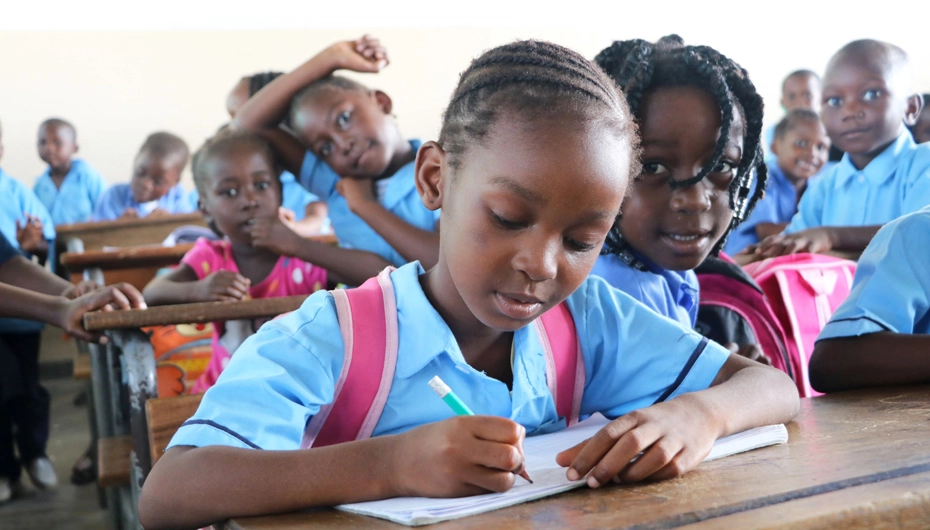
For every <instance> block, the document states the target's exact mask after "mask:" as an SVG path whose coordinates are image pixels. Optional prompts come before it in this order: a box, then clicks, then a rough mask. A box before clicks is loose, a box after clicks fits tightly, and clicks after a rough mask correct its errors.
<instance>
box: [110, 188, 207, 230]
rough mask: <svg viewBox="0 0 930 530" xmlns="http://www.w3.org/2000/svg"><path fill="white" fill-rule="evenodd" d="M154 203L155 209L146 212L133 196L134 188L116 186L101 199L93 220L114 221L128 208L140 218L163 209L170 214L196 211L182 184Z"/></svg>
mask: <svg viewBox="0 0 930 530" xmlns="http://www.w3.org/2000/svg"><path fill="white" fill-rule="evenodd" d="M154 202H155V207H154V208H151V207H150V208H151V209H148V210H146V208H143V207H142V205H141V204H140V203H138V202H136V199H135V198H134V197H133V196H132V188H131V187H130V186H129V184H116V185H114V186H112V187H111V188H110V189H108V190H107V191H106V193H104V194H103V196H102V197H100V202H99V203H98V204H97V208H96V209H95V210H94V216H93V220H94V221H112V220H114V219H118V218H119V216H121V215H123V212H125V211H126V209H127V208H134V209H135V210H136V212H138V213H139V217H146V216H147V215H148V214H150V213H152V211H154V210H155V209H161V210H164V211H166V212H168V213H191V212H193V211H195V209H192V208H191V205H190V199H189V198H188V196H187V192H186V191H184V188H182V187H181V184H180V183H178V184H175V185H174V186H172V187H171V189H169V190H168V193H166V194H164V195H162V196H161V197H159V198H158V199H157V200H156V201H154Z"/></svg>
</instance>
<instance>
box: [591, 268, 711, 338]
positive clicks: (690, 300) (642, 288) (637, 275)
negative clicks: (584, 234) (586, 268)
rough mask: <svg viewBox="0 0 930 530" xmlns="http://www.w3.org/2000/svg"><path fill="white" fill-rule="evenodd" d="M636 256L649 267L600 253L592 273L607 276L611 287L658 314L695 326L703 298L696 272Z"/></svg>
mask: <svg viewBox="0 0 930 530" xmlns="http://www.w3.org/2000/svg"><path fill="white" fill-rule="evenodd" d="M636 257H637V258H638V259H639V260H640V261H641V262H643V264H645V265H646V267H647V268H648V269H649V270H645V271H642V270H639V269H637V268H635V267H633V266H630V265H628V264H627V263H626V262H625V261H624V260H623V258H621V257H620V256H618V255H616V254H604V255H602V256H598V258H597V262H596V263H595V264H594V268H593V269H592V270H591V274H592V275H594V276H600V277H601V278H604V280H606V281H607V283H609V284H610V285H611V286H613V287H615V288H617V289H620V290H621V291H623V292H625V293H626V294H628V295H630V296H632V297H633V298H634V299H635V300H637V301H639V302H642V303H643V304H645V305H646V307H648V308H649V309H652V310H653V311H655V312H656V313H658V314H660V315H662V316H664V317H667V318H670V319H672V320H674V321H676V322H678V323H679V324H681V325H682V326H685V327H686V328H689V329H693V328H694V325H695V323H696V322H697V315H698V302H699V300H700V286H699V285H698V279H697V275H696V274H695V273H694V271H691V270H687V271H670V270H667V269H663V268H662V267H659V266H658V265H656V264H654V263H652V262H650V261H649V260H648V259H647V258H646V257H645V256H640V255H638V254H637V255H636Z"/></svg>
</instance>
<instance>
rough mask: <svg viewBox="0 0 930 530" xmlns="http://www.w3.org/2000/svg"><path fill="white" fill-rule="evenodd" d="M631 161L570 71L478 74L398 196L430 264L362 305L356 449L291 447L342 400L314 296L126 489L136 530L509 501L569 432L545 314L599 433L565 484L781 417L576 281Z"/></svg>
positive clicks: (787, 402)
mask: <svg viewBox="0 0 930 530" xmlns="http://www.w3.org/2000/svg"><path fill="white" fill-rule="evenodd" d="M638 149H639V148H638V141H637V137H636V129H635V125H634V123H633V121H632V119H631V116H630V113H629V109H628V107H627V105H626V102H625V101H624V99H623V96H622V95H621V94H620V92H619V90H618V89H617V87H616V86H615V85H614V83H613V82H612V81H611V80H610V78H609V77H607V76H606V75H605V74H604V73H603V72H602V71H601V70H600V69H599V68H598V67H597V66H596V65H594V64H593V63H592V62H591V61H589V60H587V59H585V58H584V57H582V56H580V55H578V54H577V53H574V52H572V51H569V50H567V49H565V48H562V47H560V46H556V45H554V44H549V43H545V42H536V41H522V42H515V43H513V44H508V45H505V46H502V47H499V48H495V49H493V50H491V51H488V52H486V53H485V54H483V55H482V56H481V57H479V58H478V59H476V60H475V61H474V62H473V63H472V64H471V66H470V67H469V68H468V69H467V70H466V71H465V72H464V73H463V74H462V76H461V78H460V80H459V84H458V87H457V88H456V91H455V93H454V94H453V96H452V100H451V102H450V104H449V106H448V108H447V110H446V112H445V114H444V117H443V125H442V130H441V133H440V136H439V140H438V141H436V142H426V143H425V144H424V145H423V146H422V148H421V149H420V152H419V155H418V157H417V163H416V183H417V192H418V193H419V195H420V197H421V198H422V200H423V203H424V204H425V205H426V206H427V207H428V208H430V209H437V210H438V209H440V208H441V209H442V218H443V219H442V223H441V225H440V226H441V232H440V251H439V260H438V263H437V264H436V265H435V266H434V267H432V268H430V270H429V271H424V270H423V268H422V267H421V266H420V264H418V263H410V264H408V265H405V266H403V267H401V268H399V269H397V270H395V271H393V272H390V273H382V275H381V276H379V279H378V280H379V281H382V282H386V284H385V287H384V289H385V291H384V292H385V293H387V292H390V291H393V295H392V296H390V297H389V296H388V295H387V294H385V300H388V299H390V300H392V301H393V302H394V304H396V307H392V306H390V305H389V304H387V303H386V302H385V303H381V302H379V303H378V305H379V306H380V307H385V308H386V309H385V310H384V313H385V314H386V315H387V316H386V319H393V320H392V322H395V323H396V331H397V335H396V345H397V356H396V365H395V366H392V369H393V374H392V377H393V379H392V381H391V386H390V392H389V394H388V395H387V396H386V403H385V405H384V408H383V410H382V412H381V413H380V415H379V416H378V417H377V418H376V420H377V424H376V425H375V426H374V428H373V431H372V433H371V434H372V436H371V437H370V438H365V437H362V439H358V440H355V441H348V442H345V443H338V444H334V445H329V446H325V447H316V446H313V447H312V448H310V449H301V448H302V447H304V446H306V445H307V444H306V442H307V434H308V426H312V425H314V424H315V423H316V422H314V417H315V415H317V414H318V413H321V411H323V410H327V406H328V404H329V403H330V402H331V401H332V400H333V399H334V395H336V393H337V387H341V381H342V376H341V371H342V367H343V364H344V363H345V362H347V355H346V347H347V345H346V344H345V343H344V341H343V338H342V333H341V332H340V326H346V327H347V326H349V325H358V322H357V321H355V319H354V318H353V317H351V316H350V317H348V318H345V319H340V318H339V317H337V309H336V307H337V306H336V302H335V301H334V300H335V299H339V300H341V299H342V297H344V296H346V294H342V293H337V292H333V293H330V292H318V293H315V294H314V295H313V296H311V297H310V298H309V299H308V300H307V302H306V303H304V305H303V306H302V307H301V308H300V309H299V310H297V311H295V312H293V313H291V314H289V315H287V316H285V317H283V318H280V319H277V320H275V321H273V322H270V323H268V324H266V325H265V326H264V327H262V329H261V330H260V331H259V332H258V333H257V334H256V335H255V336H253V337H251V338H250V339H249V340H247V341H246V342H245V343H244V344H243V345H242V347H241V348H240V350H239V352H237V354H236V357H235V358H234V359H233V360H232V362H231V363H230V364H229V366H228V367H227V369H226V371H225V372H224V373H223V375H222V376H221V377H220V380H219V381H218V383H217V384H216V385H215V386H214V387H213V388H212V389H211V390H210V391H209V392H208V393H207V394H206V395H205V396H204V400H203V402H202V404H201V405H200V408H199V409H198V411H197V413H196V414H195V416H194V417H193V418H191V419H190V420H188V421H187V422H186V423H185V424H184V425H183V426H182V427H181V428H180V429H179V430H178V432H177V434H176V435H175V437H174V438H173V440H172V442H171V445H170V448H169V449H168V450H167V452H166V453H165V455H164V456H163V457H162V458H161V460H159V461H158V463H157V465H156V466H155V467H154V468H153V470H152V472H151V474H150V475H149V476H148V478H147V480H146V483H145V487H144V489H143V491H142V497H141V501H140V505H139V508H140V509H139V512H140V517H141V519H142V522H143V523H144V524H145V526H146V528H162V527H165V528H167V527H178V526H196V525H204V524H207V523H212V522H216V521H221V520H224V519H227V518H229V517H234V516H244V515H255V514H267V513H277V512H282V511H288V510H297V509H301V508H306V507H308V506H326V505H334V504H340V503H346V502H353V501H361V500H371V499H381V498H389V497H396V496H409V495H413V496H433V497H439V496H464V495H472V494H478V493H484V492H488V491H505V490H508V489H509V488H511V487H512V486H513V484H514V477H515V475H514V473H519V472H521V471H522V462H523V454H522V441H523V438H524V436H525V435H531V436H532V435H535V434H540V433H546V432H552V431H556V430H559V429H563V428H565V426H566V424H567V423H568V421H569V418H568V417H567V416H566V415H564V414H559V413H558V412H557V406H558V405H557V403H556V402H555V399H554V398H553V395H552V393H551V392H550V390H549V388H548V386H547V375H546V374H547V356H546V351H548V350H547V348H546V346H545V345H544V344H543V335H541V334H540V332H539V331H538V329H539V328H538V327H537V326H536V325H535V324H534V325H530V324H533V323H534V321H535V320H536V319H537V318H539V317H540V315H543V314H544V313H546V312H547V311H549V310H550V309H553V311H556V312H558V313H559V314H562V315H567V316H566V317H564V318H565V319H566V320H567V322H568V325H569V326H571V327H572V328H573V329H574V332H575V333H576V337H577V344H578V345H579V347H580V357H581V361H580V363H581V375H582V376H583V380H581V381H579V380H578V379H582V378H578V379H576V380H575V382H576V386H575V387H574V389H575V390H576V391H577V392H578V395H579V396H580V405H579V406H580V409H579V410H578V411H577V412H578V413H579V414H575V413H574V411H573V414H572V415H573V416H580V417H585V416H587V415H590V414H593V413H595V412H601V413H603V414H604V415H606V416H608V417H609V418H615V419H614V421H613V422H612V423H611V424H609V425H608V426H605V427H604V428H603V429H602V430H601V431H599V432H598V433H597V435H596V436H594V437H592V438H591V439H590V440H587V441H586V442H584V443H582V444H579V445H578V446H576V447H572V448H566V450H565V451H563V452H562V453H561V454H559V455H558V458H557V462H558V463H560V464H561V465H563V466H565V467H566V468H567V470H566V473H567V476H568V478H569V479H571V480H581V479H582V478H585V477H586V480H587V483H588V484H589V485H590V486H591V487H599V486H600V485H602V484H605V483H606V482H608V481H611V480H612V479H616V480H620V481H638V480H643V479H645V478H653V479H661V478H669V477H674V476H677V475H680V474H682V473H684V472H686V471H688V470H689V469H691V468H693V467H694V466H696V465H697V464H698V463H699V462H700V461H701V460H702V459H703V458H704V456H705V455H707V453H708V452H709V451H710V449H711V446H712V444H713V443H714V441H715V440H716V439H717V438H718V437H720V436H723V435H726V434H729V433H733V432H737V431H741V430H744V429H747V428H750V427H754V426H758V425H764V424H771V423H780V422H785V421H788V420H789V419H791V418H792V417H793V416H794V414H795V413H796V411H797V409H798V398H797V391H796V390H795V387H794V384H793V383H792V382H791V380H790V379H789V378H788V377H787V376H786V375H785V374H783V373H781V372H779V371H777V370H775V369H772V368H768V367H765V366H762V365H760V364H758V363H755V362H753V361H751V360H749V359H746V358H742V357H739V356H736V355H732V354H730V353H729V352H728V351H727V350H726V349H725V348H723V347H722V346H720V345H718V344H715V343H713V342H708V341H707V340H706V339H702V337H700V336H699V335H697V334H696V333H694V332H693V331H691V330H690V329H687V328H686V327H683V326H681V325H679V324H677V323H675V322H673V321H671V320H668V319H666V318H663V317H660V316H659V315H657V314H655V313H654V312H652V311H650V310H649V309H648V308H646V307H645V306H643V305H641V304H638V303H636V302H635V301H634V300H633V299H632V298H630V297H629V296H627V295H626V294H624V293H622V292H620V291H617V290H615V289H613V288H611V287H610V286H608V285H607V284H606V283H605V282H604V281H603V280H601V279H598V278H590V279H588V273H589V272H590V270H591V267H592V266H593V265H594V262H595V260H596V259H597V256H598V252H599V251H600V248H601V246H602V245H603V243H604V239H605V237H606V235H607V232H608V231H609V230H610V228H611V226H612V225H613V223H614V219H615V218H616V216H617V214H618V212H619V210H620V205H621V202H622V201H623V198H624V196H625V195H626V191H627V187H628V185H629V182H630V180H631V177H632V176H633V175H637V174H638V173H639V162H638ZM563 302H564V303H565V304H563ZM340 307H343V306H340ZM548 316H549V315H547V318H548ZM547 333H548V332H547ZM547 336H548V335H547ZM547 344H548V343H547ZM572 344H575V342H574V341H573V342H572ZM353 351H355V350H353ZM576 374H577V373H576ZM437 375H438V376H439V377H440V378H441V379H442V380H443V381H445V383H447V384H448V385H449V386H450V387H451V388H452V389H454V390H455V392H456V394H458V396H459V397H460V398H461V400H462V401H463V402H465V403H466V404H467V405H468V406H469V407H470V408H471V410H472V411H473V412H475V413H476V414H477V415H476V416H458V417H452V415H453V412H452V411H451V410H450V409H449V407H448V406H447V405H446V404H445V403H444V402H443V401H441V400H440V399H439V398H437V397H436V396H435V394H434V393H433V390H432V389H431V388H430V386H429V384H428V382H429V380H430V379H432V378H433V377H434V376H437ZM562 375H564V374H562ZM559 377H560V381H561V380H562V379H561V377H562V376H561V375H560V376H559ZM343 390H344V389H343ZM560 402H561V400H560ZM333 410H335V409H333ZM563 410H564V409H563ZM334 414H335V412H334ZM332 419H333V417H332V416H329V418H328V420H327V423H326V424H324V428H325V427H326V425H328V422H329V421H330V420H332ZM340 419H342V418H336V420H337V421H338V420H340ZM641 452H642V453H643V454H642V455H641V456H639V458H637V459H636V460H635V461H633V460H634V458H636V457H637V455H639V454H640V453H641ZM424 470H429V472H424ZM529 471H530V473H531V474H532V470H529Z"/></svg>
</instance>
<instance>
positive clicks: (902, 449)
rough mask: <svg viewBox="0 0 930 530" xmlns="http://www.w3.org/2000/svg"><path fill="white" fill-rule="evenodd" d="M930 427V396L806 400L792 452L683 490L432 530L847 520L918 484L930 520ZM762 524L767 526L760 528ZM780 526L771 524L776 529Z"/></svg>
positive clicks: (281, 522)
mask: <svg viewBox="0 0 930 530" xmlns="http://www.w3.org/2000/svg"><path fill="white" fill-rule="evenodd" d="M928 420H930V386H926V387H909V388H894V389H875V390H867V391H856V392H844V393H839V394H833V395H829V396H824V397H818V398H812V399H802V400H801V411H800V413H799V414H798V416H797V417H796V418H795V420H794V421H792V422H790V423H789V424H788V432H789V442H788V444H786V445H780V446H774V447H768V448H764V449H759V450H756V451H751V452H748V453H743V454H739V455H734V456H730V457H727V458H723V459H720V460H716V461H713V462H707V463H704V464H701V465H700V466H698V467H697V468H696V469H695V470H693V471H691V472H690V473H688V474H686V475H685V476H683V477H680V478H678V479H675V480H669V481H664V482H657V483H652V484H639V485H611V486H607V487H605V488H602V489H600V490H597V491H592V490H589V489H587V488H582V489H579V490H574V491H572V492H568V493H564V494H561V495H557V496H554V497H550V498H547V499H543V500H540V501H536V502H531V503H526V504H521V505H518V506H513V507H510V508H505V509H502V510H497V511H493V512H488V513H484V514H480V515H476V516H472V517H466V518H464V519H459V520H456V521H448V522H445V523H439V524H437V525H432V526H430V527H429V528H437V529H449V528H480V529H481V530H490V529H497V528H500V529H503V528H508V529H509V528H530V527H532V528H562V527H572V528H607V527H610V528H624V527H636V528H656V529H658V528H675V527H679V526H683V525H687V524H692V523H699V522H701V521H703V523H702V526H700V527H701V528H710V527H714V526H715V525H714V524H713V523H714V518H718V517H719V518H720V521H721V522H723V521H725V520H727V518H734V517H736V518H739V517H742V518H743V522H744V523H749V522H751V520H752V519H751V516H753V514H765V513H774V512H772V511H771V510H778V508H777V507H776V506H775V505H780V504H784V505H785V506H789V505H792V504H791V503H794V505H800V506H802V507H803V506H808V505H809V506H810V507H817V506H819V507H820V509H821V511H824V510H826V511H828V512H830V513H833V512H831V511H830V510H833V511H841V509H842V508H843V506H845V504H844V503H849V502H852V501H850V500H848V499H850V498H859V499H860V500H861V499H865V502H866V504H868V502H867V501H868V499H869V498H872V497H873V496H875V495H878V492H884V494H885V495H891V494H892V493H893V492H897V491H898V490H900V489H901V488H905V487H910V486H908V485H911V483H915V484H918V485H919V486H920V488H918V489H920V490H921V491H922V492H923V493H920V494H911V493H910V492H913V491H914V489H913V488H912V489H909V490H905V491H904V493H901V494H900V495H899V496H898V497H896V499H897V500H899V501H901V502H903V503H905V504H913V503H918V504H920V506H919V508H918V511H919V512H920V513H923V514H924V515H926V514H928V513H930V508H928V507H927V506H928V505H930V421H928ZM902 484H904V486H902ZM895 488H897V489H895ZM885 490H887V491H885ZM854 493H857V494H858V497H856V495H854ZM814 496H820V497H814ZM844 496H845V497H844ZM819 498H823V499H826V500H827V501H830V499H840V500H833V501H832V502H834V503H838V504H837V506H836V507H835V509H834V508H831V507H830V506H831V505H829V504H826V505H825V504H823V503H820V502H818V500H817V499H819ZM843 499H847V500H843ZM902 499H903V500H902ZM805 503H807V504H805ZM894 506H897V505H894ZM766 507H771V508H769V512H765V511H764V510H766ZM811 509H812V508H811ZM896 509H897V508H896ZM920 510H922V511H920ZM804 513H806V512H804ZM804 513H802V515H804ZM830 513H828V514H827V515H830ZM747 517H749V518H750V519H748V520H747V519H746V518H747ZM918 517H919V516H918ZM916 521H920V519H919V518H918V519H916ZM758 522H761V519H757V520H756V523H758ZM773 522H774V521H772V520H771V519H769V520H768V521H767V524H772V523H773ZM705 525H707V526H705ZM750 526H758V524H751V525H750ZM801 526H802V527H803V526H805V525H801ZM225 528H227V529H237V530H238V529H247V530H271V529H274V530H292V529H297V528H395V529H396V528H401V526H400V525H396V524H394V523H390V522H387V521H382V520H379V519H373V518H369V517H365V516H361V515H354V514H348V513H344V512H340V511H337V510H332V509H324V510H317V511H308V512H300V513H292V514H286V515H277V516H265V517H252V518H239V519H235V520H232V521H229V522H228V523H226V525H225Z"/></svg>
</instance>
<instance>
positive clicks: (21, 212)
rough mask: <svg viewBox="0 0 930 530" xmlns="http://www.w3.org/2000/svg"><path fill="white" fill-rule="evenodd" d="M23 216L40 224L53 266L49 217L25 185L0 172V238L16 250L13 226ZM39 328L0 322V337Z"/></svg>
mask: <svg viewBox="0 0 930 530" xmlns="http://www.w3.org/2000/svg"><path fill="white" fill-rule="evenodd" d="M27 213H28V214H31V215H34V216H36V217H38V218H39V219H40V220H41V221H42V225H43V228H42V230H43V235H44V236H45V239H46V240H47V241H48V249H49V258H48V259H49V262H51V263H54V262H55V255H54V249H55V244H54V241H55V224H54V223H53V222H52V216H51V215H49V213H48V210H46V209H45V206H43V205H42V203H41V202H40V201H39V199H38V198H37V197H36V196H35V194H34V193H33V192H32V191H31V190H30V189H29V188H27V187H26V185H25V184H23V183H21V182H19V181H18V180H16V179H14V178H13V177H11V176H10V175H9V174H8V173H6V172H4V171H3V170H2V169H0V234H2V235H3V237H4V238H5V239H6V240H8V241H9V243H10V244H11V245H13V247H14V248H16V249H18V248H19V242H18V241H17V240H16V222H17V221H20V223H22V222H24V221H25V220H26V214H27ZM0 303H2V302H0ZM43 326H44V325H43V324H42V323H41V322H34V321H31V320H20V319H18V318H2V319H0V333H33V332H38V331H40V330H41V329H42V328H43Z"/></svg>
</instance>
